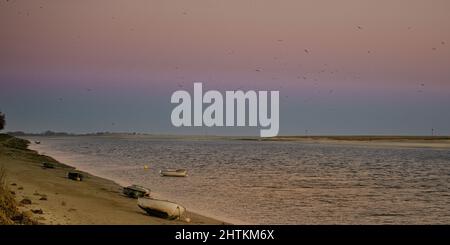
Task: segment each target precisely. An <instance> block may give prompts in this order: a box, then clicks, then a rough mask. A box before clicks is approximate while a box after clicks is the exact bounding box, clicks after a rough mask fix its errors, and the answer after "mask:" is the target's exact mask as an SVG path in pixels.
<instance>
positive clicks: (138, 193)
mask: <svg viewBox="0 0 450 245" xmlns="http://www.w3.org/2000/svg"><path fill="white" fill-rule="evenodd" d="M123 194H124V195H126V196H128V197H131V198H139V197H149V196H150V190H149V189H147V188H145V187H142V186H139V185H130V186H127V187H124V188H123Z"/></svg>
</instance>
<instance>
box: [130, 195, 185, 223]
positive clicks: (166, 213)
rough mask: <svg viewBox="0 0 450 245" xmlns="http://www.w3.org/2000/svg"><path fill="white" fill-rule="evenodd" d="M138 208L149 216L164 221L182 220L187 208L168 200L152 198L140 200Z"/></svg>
mask: <svg viewBox="0 0 450 245" xmlns="http://www.w3.org/2000/svg"><path fill="white" fill-rule="evenodd" d="M138 206H139V207H140V208H141V209H143V210H144V211H145V212H147V213H148V214H149V215H152V216H156V217H160V218H164V219H171V220H173V219H180V218H181V217H183V215H184V213H185V212H186V208H185V207H183V206H181V205H179V204H177V203H174V202H171V201H166V200H158V199H152V198H138Z"/></svg>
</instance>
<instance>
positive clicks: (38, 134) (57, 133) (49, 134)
mask: <svg viewBox="0 0 450 245" xmlns="http://www.w3.org/2000/svg"><path fill="white" fill-rule="evenodd" d="M7 134H9V135H12V136H89V135H95V136H101V135H118V134H120V135H124V134H125V135H137V134H138V133H135V132H133V133H113V132H95V133H84V134H75V133H67V132H54V131H50V130H47V131H45V132H42V133H27V132H23V131H13V132H7Z"/></svg>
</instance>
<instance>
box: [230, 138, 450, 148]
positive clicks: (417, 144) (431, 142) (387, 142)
mask: <svg viewBox="0 0 450 245" xmlns="http://www.w3.org/2000/svg"><path fill="white" fill-rule="evenodd" d="M237 139H238V140H261V139H259V138H237ZM263 141H280V142H302V143H319V144H348V145H358V146H371V147H377V146H379V147H410V148H442V149H448V148H450V137H448V136H277V137H273V138H267V139H263Z"/></svg>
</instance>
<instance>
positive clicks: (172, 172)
mask: <svg viewBox="0 0 450 245" xmlns="http://www.w3.org/2000/svg"><path fill="white" fill-rule="evenodd" d="M159 174H160V175H161V176H166V177H186V176H187V170H186V169H163V170H160V171H159Z"/></svg>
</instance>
